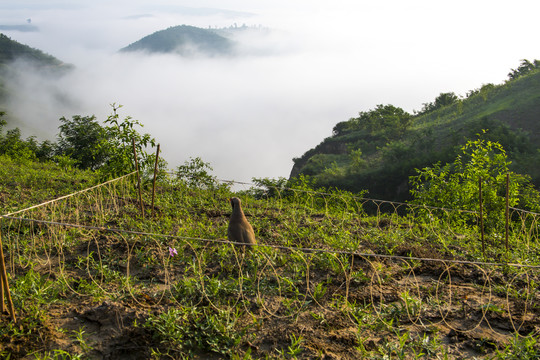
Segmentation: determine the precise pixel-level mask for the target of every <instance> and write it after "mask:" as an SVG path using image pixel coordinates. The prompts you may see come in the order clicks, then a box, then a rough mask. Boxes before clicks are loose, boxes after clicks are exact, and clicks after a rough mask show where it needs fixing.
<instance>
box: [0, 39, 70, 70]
mask: <svg viewBox="0 0 540 360" xmlns="http://www.w3.org/2000/svg"><path fill="white" fill-rule="evenodd" d="M17 59H23V60H26V61H30V62H32V63H34V64H35V65H39V66H47V67H61V66H67V65H66V64H64V63H63V62H62V61H60V60H58V59H57V58H55V57H54V56H52V55H48V54H45V53H44V52H43V51H41V50H38V49H34V48H31V47H30V46H28V45H23V44H21V43H18V42H17V41H15V40H11V39H10V38H9V37H8V36H6V35H4V34H2V33H0V66H5V65H8V64H9V63H11V62H13V61H14V60H17Z"/></svg>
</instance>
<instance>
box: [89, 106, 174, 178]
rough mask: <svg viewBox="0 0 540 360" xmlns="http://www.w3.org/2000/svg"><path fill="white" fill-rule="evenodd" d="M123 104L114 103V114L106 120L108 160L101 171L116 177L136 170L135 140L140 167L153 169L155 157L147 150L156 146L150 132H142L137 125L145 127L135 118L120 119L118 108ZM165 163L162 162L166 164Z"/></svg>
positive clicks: (143, 169)
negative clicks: (134, 159)
mask: <svg viewBox="0 0 540 360" xmlns="http://www.w3.org/2000/svg"><path fill="white" fill-rule="evenodd" d="M121 107H122V105H118V106H116V104H112V108H113V114H112V115H110V116H109V117H108V118H107V120H105V124H107V125H108V126H106V127H105V128H104V130H105V138H106V143H105V144H104V146H105V151H107V156H108V157H107V162H106V163H105V165H104V166H103V167H102V168H100V169H99V171H100V172H101V173H103V174H105V175H107V176H111V177H116V176H119V175H123V174H125V173H127V172H129V171H130V170H134V169H135V166H134V162H133V156H134V155H133V141H134V142H135V150H136V152H137V157H138V162H139V167H140V169H141V170H142V171H143V172H144V171H145V170H146V169H153V167H154V162H155V157H153V156H152V155H150V154H149V153H147V152H146V150H147V149H148V148H149V147H150V148H153V147H155V146H156V140H155V139H154V138H153V137H151V136H150V134H140V133H139V132H138V131H137V130H136V129H135V126H139V127H143V125H142V124H141V123H140V122H139V121H138V120H133V119H132V118H131V117H130V116H127V117H125V118H124V119H123V120H120V117H119V115H118V113H117V110H118V109H119V108H121ZM100 150H101V149H100ZM164 165H165V164H162V166H164Z"/></svg>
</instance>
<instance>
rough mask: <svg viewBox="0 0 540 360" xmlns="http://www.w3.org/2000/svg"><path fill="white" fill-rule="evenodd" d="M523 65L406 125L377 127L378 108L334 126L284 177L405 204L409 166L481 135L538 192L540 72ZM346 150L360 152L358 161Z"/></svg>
mask: <svg viewBox="0 0 540 360" xmlns="http://www.w3.org/2000/svg"><path fill="white" fill-rule="evenodd" d="M530 64H533V65H534V64H536V61H535V62H534V63H533V62H530ZM530 67H531V66H530V65H528V63H525V66H524V67H522V69H521V70H518V72H519V73H520V74H521V75H520V76H518V77H514V78H512V79H511V80H510V81H507V82H506V83H504V84H500V85H494V84H484V85H482V86H481V88H479V89H475V90H471V91H469V92H468V93H467V96H466V97H465V98H461V97H460V96H458V95H456V94H455V93H453V92H445V93H441V94H440V95H439V96H438V97H437V98H436V99H435V100H434V101H433V102H431V103H428V104H425V108H424V110H423V111H419V112H415V114H414V116H411V118H410V120H408V121H404V124H405V125H406V126H405V127H400V126H399V121H395V120H396V118H395V117H394V118H393V117H392V116H390V117H389V119H390V121H388V125H389V126H388V127H387V126H385V123H386V122H385V121H379V120H378V117H377V115H381V114H384V111H382V110H384V108H385V107H383V106H381V105H379V106H378V107H377V108H375V109H373V110H371V111H368V112H361V113H360V116H359V117H357V118H353V119H350V120H348V121H343V122H339V123H338V124H336V126H335V127H334V131H333V136H330V137H327V138H326V139H324V140H323V141H322V142H321V143H320V144H318V145H317V146H316V147H314V148H312V149H310V150H308V151H306V152H305V153H304V154H303V155H302V156H301V157H299V158H295V159H294V167H293V169H292V172H291V174H292V176H297V175H299V174H304V175H309V176H311V177H312V178H313V179H314V182H315V183H317V184H318V185H319V186H322V187H339V188H341V189H345V190H349V191H354V192H357V191H360V190H363V189H367V190H368V191H369V193H370V197H374V198H379V199H387V200H396V201H407V200H410V192H409V189H407V183H408V179H409V177H410V176H414V175H415V170H414V169H415V168H424V167H427V166H432V164H435V163H437V162H440V163H443V164H444V163H447V162H451V161H453V159H454V158H455V157H456V156H457V154H458V151H459V149H460V148H461V147H462V146H463V145H465V143H466V142H467V141H468V140H470V139H474V138H475V136H476V134H478V133H479V132H480V131H481V130H482V129H488V130H489V132H488V134H487V135H486V139H489V140H491V141H493V142H498V143H500V144H501V145H503V146H504V148H505V149H506V151H507V153H508V157H509V159H511V160H512V163H511V164H510V165H509V169H510V170H512V171H514V172H516V173H521V174H528V175H530V176H531V182H532V183H533V184H535V186H536V187H537V188H538V186H540V167H538V166H535V164H536V163H538V161H540V152H539V151H538V149H539V148H540V137H539V136H538V134H540V122H538V121H537V120H536V119H537V115H538V112H539V111H540V107H539V104H540V102H539V101H538V99H539V98H538V97H539V94H540V72H538V71H537V70H535V69H533V70H531V69H530ZM526 69H529V70H526ZM396 109H397V108H396ZM387 110H391V107H390V106H389V107H388V109H387ZM390 114H392V112H391V111H390ZM391 119H394V120H393V121H392V120H391ZM405 120H406V119H405ZM393 124H396V126H394V125H393ZM353 151H360V152H361V154H362V155H361V158H359V157H358V156H357V154H354V155H353V153H352V152H353ZM357 160H361V162H360V163H358V162H357ZM359 164H360V166H358V165H359Z"/></svg>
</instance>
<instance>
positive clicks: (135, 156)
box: [132, 139, 144, 217]
mask: <svg viewBox="0 0 540 360" xmlns="http://www.w3.org/2000/svg"><path fill="white" fill-rule="evenodd" d="M132 142H133V156H134V158H135V170H136V171H137V184H138V185H139V204H140V206H141V214H142V217H144V204H143V200H142V191H141V174H140V173H139V161H138V160H137V150H136V149H135V139H132Z"/></svg>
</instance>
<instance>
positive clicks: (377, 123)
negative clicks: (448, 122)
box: [333, 104, 412, 137]
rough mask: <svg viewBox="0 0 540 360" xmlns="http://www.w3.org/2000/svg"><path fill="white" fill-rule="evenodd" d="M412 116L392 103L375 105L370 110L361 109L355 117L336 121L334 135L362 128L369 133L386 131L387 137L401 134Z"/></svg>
mask: <svg viewBox="0 0 540 360" xmlns="http://www.w3.org/2000/svg"><path fill="white" fill-rule="evenodd" d="M411 119H412V116H411V114H409V113H408V112H406V111H405V110H403V109H402V108H399V107H396V106H393V105H382V104H380V105H377V106H376V108H375V109H373V110H370V111H362V112H360V113H359V116H358V117H357V118H351V119H349V121H346V122H340V123H338V124H337V125H336V126H335V127H334V129H333V133H334V135H342V134H345V133H347V132H351V131H355V130H364V131H367V132H369V133H371V134H374V133H386V134H387V135H388V136H389V137H395V136H398V135H400V134H402V133H403V132H404V131H405V130H406V129H407V128H408V127H409V125H410V122H411Z"/></svg>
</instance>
